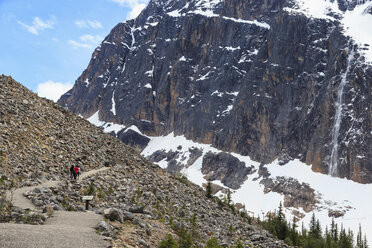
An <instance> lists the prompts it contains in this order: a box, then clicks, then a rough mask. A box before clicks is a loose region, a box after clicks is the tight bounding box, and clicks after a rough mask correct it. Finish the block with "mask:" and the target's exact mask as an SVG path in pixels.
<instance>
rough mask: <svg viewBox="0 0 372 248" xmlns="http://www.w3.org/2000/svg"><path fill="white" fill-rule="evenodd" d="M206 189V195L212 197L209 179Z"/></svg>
mask: <svg viewBox="0 0 372 248" xmlns="http://www.w3.org/2000/svg"><path fill="white" fill-rule="evenodd" d="M206 191H207V192H206V194H207V197H208V198H212V183H211V181H210V180H208V183H207V188H206Z"/></svg>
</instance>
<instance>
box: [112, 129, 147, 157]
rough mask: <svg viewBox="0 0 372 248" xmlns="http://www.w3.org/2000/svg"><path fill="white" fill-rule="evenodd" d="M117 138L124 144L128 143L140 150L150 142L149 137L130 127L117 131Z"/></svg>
mask: <svg viewBox="0 0 372 248" xmlns="http://www.w3.org/2000/svg"><path fill="white" fill-rule="evenodd" d="M117 138H118V139H119V140H120V141H122V142H123V143H124V144H126V145H129V146H131V147H133V148H134V149H136V150H137V151H139V152H141V151H142V150H143V149H144V148H145V147H146V146H147V145H148V143H149V142H150V139H149V138H147V137H146V136H143V135H141V134H139V133H137V132H135V131H133V130H131V129H129V130H122V131H120V132H118V134H117Z"/></svg>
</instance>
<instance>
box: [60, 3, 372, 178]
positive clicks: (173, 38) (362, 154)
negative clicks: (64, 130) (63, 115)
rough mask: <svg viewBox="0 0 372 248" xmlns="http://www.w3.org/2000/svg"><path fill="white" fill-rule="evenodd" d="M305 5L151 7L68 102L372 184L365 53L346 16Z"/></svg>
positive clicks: (113, 42) (85, 112) (369, 74)
mask: <svg viewBox="0 0 372 248" xmlns="http://www.w3.org/2000/svg"><path fill="white" fill-rule="evenodd" d="M296 2H298V1H285V0H271V1H247V0H229V1H185V0H171V1H157V0H152V1H150V3H149V5H148V7H147V8H146V9H145V10H144V11H143V12H142V13H141V14H140V15H139V17H138V18H136V19H134V20H129V21H126V22H123V23H119V24H118V25H117V26H116V27H114V28H113V30H112V31H111V33H110V34H109V35H108V36H107V37H106V38H105V40H104V41H103V42H102V44H101V45H100V46H99V47H98V48H97V49H96V50H95V51H94V53H93V55H92V59H91V61H90V63H89V65H88V67H87V69H86V70H85V71H84V72H83V73H82V75H81V76H80V77H79V78H78V79H77V81H76V83H75V85H74V87H73V88H72V89H71V90H70V91H69V92H67V93H66V94H65V95H63V96H62V97H61V99H60V100H59V103H60V104H61V105H62V106H63V107H66V108H68V109H69V110H71V111H72V112H74V113H78V114H81V115H82V116H84V117H85V118H88V117H90V116H92V115H93V114H95V113H97V111H98V115H99V118H100V120H102V121H106V122H114V123H118V124H124V125H126V126H131V125H135V126H137V127H138V128H139V129H140V130H141V132H143V133H145V134H147V135H154V136H160V135H164V134H168V133H171V132H174V133H175V134H176V135H185V136H186V137H187V138H188V139H191V140H193V141H196V142H201V143H208V144H212V145H213V146H214V147H217V148H219V149H220V150H224V151H233V152H237V153H239V154H242V155H249V156H250V157H251V158H252V159H254V160H256V161H260V162H263V163H269V162H271V161H273V160H275V159H282V160H285V159H287V160H288V159H289V160H291V159H295V158H298V159H300V160H301V161H303V162H306V163H307V164H309V165H310V164H311V165H312V168H313V170H315V171H317V172H321V173H328V174H332V175H333V176H339V177H346V178H349V179H352V180H354V181H357V182H361V183H370V182H372V167H371V166H370V164H371V163H370V162H371V160H372V147H371V145H372V135H371V130H372V127H371V123H372V114H371V113H370V109H371V95H372V93H371V89H372V68H371V66H370V65H368V63H366V62H365V58H364V56H363V49H368V47H367V46H365V47H360V46H359V45H356V44H355V43H354V42H353V41H352V40H351V39H350V38H349V37H347V36H345V35H344V27H343V26H342V25H341V23H340V18H341V17H340V15H339V14H337V13H329V14H328V16H329V18H325V19H321V18H312V17H309V16H307V15H304V14H302V13H301V12H300V11H297V12H296V9H297V7H298V6H296ZM337 2H338V6H339V9H340V10H341V11H345V10H352V9H354V8H355V6H356V4H357V1H354V2H352V3H351V2H350V1H346V0H338V1H337ZM365 13H366V14H368V13H369V10H368V8H367V9H366V11H365ZM341 85H342V87H341ZM340 100H341V102H340ZM339 106H340V107H339ZM126 140H128V139H126ZM128 143H133V141H132V140H131V139H129V141H128ZM141 143H142V142H141ZM284 158H285V159H284ZM335 166H336V167H337V173H336V172H334V167H335ZM176 167H177V166H176ZM177 168H178V167H177ZM177 168H176V170H177ZM172 170H173V169H172Z"/></svg>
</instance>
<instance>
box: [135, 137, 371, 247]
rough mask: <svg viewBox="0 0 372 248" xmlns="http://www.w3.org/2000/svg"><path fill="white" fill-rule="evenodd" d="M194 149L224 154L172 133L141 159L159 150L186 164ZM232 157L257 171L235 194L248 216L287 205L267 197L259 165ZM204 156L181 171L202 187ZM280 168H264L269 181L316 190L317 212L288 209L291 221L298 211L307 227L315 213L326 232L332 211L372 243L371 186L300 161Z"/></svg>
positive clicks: (276, 197)
mask: <svg viewBox="0 0 372 248" xmlns="http://www.w3.org/2000/svg"><path fill="white" fill-rule="evenodd" d="M194 148H198V149H201V150H202V151H203V156H204V155H205V154H207V153H208V152H212V153H220V152H222V151H219V150H217V149H215V148H213V147H211V146H210V145H207V144H199V143H194V142H192V141H190V140H187V139H186V138H184V137H183V136H176V137H174V135H173V133H171V134H169V135H167V136H163V137H152V138H151V141H150V143H149V145H148V146H147V147H146V149H144V150H143V152H142V155H143V156H145V157H149V156H151V155H152V154H153V153H155V152H156V151H159V150H163V151H167V152H169V151H178V152H180V155H179V157H178V158H179V160H181V158H184V159H183V161H187V160H188V158H189V155H190V153H189V150H190V149H194ZM232 155H233V156H235V157H236V158H238V159H239V160H240V161H242V162H244V163H245V165H246V167H249V166H252V165H253V166H254V168H255V172H254V173H253V174H251V175H249V176H248V178H247V180H246V181H245V182H244V183H243V184H242V185H241V187H240V188H239V189H238V190H233V191H232V192H233V193H232V199H233V201H234V202H236V203H242V204H244V205H245V207H246V209H247V210H248V212H249V213H251V214H252V215H255V216H257V215H260V217H262V216H263V213H267V212H270V211H274V209H275V208H277V207H278V206H279V203H280V202H282V203H283V202H284V197H285V196H283V195H281V194H279V193H276V192H273V191H269V192H266V193H265V186H264V185H263V184H262V183H261V180H262V179H263V176H262V175H260V174H259V167H260V163H258V162H255V161H252V160H251V159H250V158H249V157H248V156H241V155H239V154H234V153H232ZM203 156H201V157H200V158H199V159H197V160H196V161H195V162H194V163H193V164H192V165H190V166H189V167H185V168H184V169H183V170H182V171H181V173H182V174H183V175H186V176H187V178H188V179H189V180H191V181H192V182H194V183H196V184H198V185H200V186H202V185H203V183H204V184H205V183H206V182H207V180H206V179H205V178H204V175H203V174H202V172H201V168H202V161H203ZM158 164H159V165H160V166H161V167H163V168H166V167H167V166H168V164H167V161H166V158H165V159H163V160H161V161H160V162H158ZM279 164H280V161H274V162H273V163H271V164H267V165H265V166H264V167H265V168H266V169H267V171H268V172H269V174H270V176H268V178H271V179H273V180H276V179H277V178H280V177H284V178H286V179H287V181H289V180H290V179H291V178H292V179H295V180H297V181H298V182H299V183H301V184H302V183H305V184H308V185H309V186H310V187H311V188H313V189H314V190H315V192H316V196H317V203H316V204H315V208H314V211H310V212H305V211H304V210H303V209H302V208H300V209H297V208H293V207H290V208H286V211H285V212H286V215H287V218H288V220H291V219H292V216H293V214H294V213H295V212H296V211H299V212H300V215H301V214H303V216H304V217H303V218H302V219H301V220H300V221H301V222H303V223H304V224H305V226H307V225H308V224H309V223H310V218H311V216H312V213H313V212H314V213H315V215H316V217H317V218H319V219H320V221H321V224H322V225H323V230H325V226H326V225H328V226H330V223H331V220H332V218H331V217H330V216H329V214H330V213H331V212H332V211H339V212H340V213H343V214H344V215H343V216H341V217H339V218H335V221H336V223H339V225H340V226H341V224H342V225H343V226H344V227H345V228H350V229H351V230H353V231H354V233H357V231H358V228H359V224H361V226H362V228H363V231H364V232H366V233H367V238H368V240H370V241H371V240H372V212H371V210H370V207H371V205H372V197H371V196H372V184H359V183H356V182H353V181H351V180H347V179H341V178H335V177H331V176H329V175H324V174H320V173H316V172H314V171H312V170H311V168H310V167H309V166H307V165H306V164H304V163H302V162H300V161H298V160H293V161H290V162H289V163H286V164H285V165H279ZM212 183H215V184H218V185H221V186H223V187H226V186H225V185H223V184H222V183H221V182H220V181H212ZM281 183H283V182H281ZM284 183H285V182H284ZM296 216H299V215H298V213H296ZM300 226H301V225H300Z"/></svg>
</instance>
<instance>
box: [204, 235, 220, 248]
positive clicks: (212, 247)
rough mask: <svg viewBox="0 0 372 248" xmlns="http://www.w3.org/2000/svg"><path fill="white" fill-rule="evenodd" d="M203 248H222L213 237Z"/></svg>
mask: <svg viewBox="0 0 372 248" xmlns="http://www.w3.org/2000/svg"><path fill="white" fill-rule="evenodd" d="M205 248H222V246H220V244H219V243H218V240H217V239H216V238H215V237H212V238H210V239H208V240H207V244H206V245H205Z"/></svg>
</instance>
